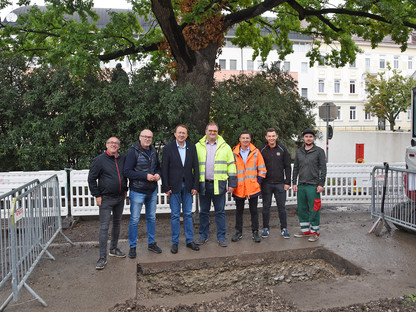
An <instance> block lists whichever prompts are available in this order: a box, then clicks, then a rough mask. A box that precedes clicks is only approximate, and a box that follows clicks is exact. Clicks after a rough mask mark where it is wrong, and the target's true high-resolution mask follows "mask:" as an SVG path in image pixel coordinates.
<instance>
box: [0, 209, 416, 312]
mask: <svg viewBox="0 0 416 312" xmlns="http://www.w3.org/2000/svg"><path fill="white" fill-rule="evenodd" d="M344 206H345V205H344ZM260 211H261V210H259V212H260ZM227 219H228V220H227V238H228V241H229V245H228V247H227V248H222V247H219V246H218V244H217V242H216V239H215V235H213V233H212V232H213V231H212V230H214V232H215V225H214V226H213V227H212V228H211V236H210V240H209V241H208V243H206V244H205V245H203V246H201V250H200V251H199V252H195V251H192V250H190V249H188V248H186V247H185V243H184V237H183V234H181V242H180V245H179V252H178V254H176V255H173V254H171V253H170V245H171V241H170V230H169V231H168V230H167V229H170V227H169V219H168V218H164V219H163V220H161V221H160V220H158V224H157V227H156V231H157V233H156V236H157V241H158V245H159V246H160V247H161V248H162V250H163V253H162V254H159V255H158V254H154V253H151V252H149V251H148V250H147V245H146V243H145V239H144V236H139V241H138V247H137V250H138V257H137V258H136V259H134V260H133V259H128V258H126V259H117V258H112V257H108V264H107V266H106V268H105V269H104V270H102V271H97V270H95V262H96V261H97V259H98V243H97V242H95V241H94V239H93V238H92V237H91V241H90V242H77V243H76V246H75V247H70V246H69V245H68V244H54V245H53V247H51V248H50V249H49V251H50V252H51V253H52V254H53V255H54V257H55V258H56V261H51V260H49V259H47V258H46V257H45V258H44V259H42V260H41V261H40V262H39V264H38V266H37V267H36V269H35V270H34V272H33V273H32V274H31V276H30V278H29V280H28V284H29V285H30V287H31V288H32V289H33V290H34V291H35V292H36V293H38V294H39V296H41V297H42V298H43V299H44V300H45V301H46V302H47V304H48V307H46V308H45V307H43V306H42V305H41V304H40V303H39V302H37V301H36V300H33V297H32V296H31V295H29V294H28V292H27V291H26V290H25V289H22V290H21V292H20V294H19V301H18V302H17V303H15V302H14V301H12V302H11V303H10V304H9V306H8V307H7V308H6V310H5V311H21V312H26V311H31V312H37V311H61V312H66V311H68V312H70V311H107V310H108V309H109V308H111V307H113V306H114V305H115V304H116V303H121V302H124V301H126V300H128V299H131V298H133V297H135V292H136V270H137V264H138V263H140V264H146V263H156V262H166V261H178V260H183V259H204V258H207V257H213V256H215V257H223V256H234V255H239V254H250V253H261V252H266V251H286V250H292V249H301V248H306V247H308V248H310V247H312V246H323V247H324V248H326V249H328V250H330V251H332V252H334V253H336V254H338V255H339V256H341V257H343V258H345V259H346V260H348V261H350V262H352V263H353V264H355V265H357V266H359V267H361V268H362V269H364V270H365V271H367V273H366V274H363V275H360V276H346V277H342V278H337V279H334V280H320V281H311V282H302V283H301V282H298V283H291V284H281V285H279V286H277V287H276V289H277V291H278V293H279V294H280V295H281V296H282V297H284V298H285V299H287V300H290V301H293V302H294V303H295V304H296V306H297V307H298V308H299V309H301V310H318V309H322V308H331V307H340V306H347V305H350V304H354V303H364V302H368V301H370V300H377V299H380V298H391V297H398V296H401V295H407V294H415V293H416V282H415V281H416V270H415V261H416V260H415V259H416V248H415V247H416V235H413V234H408V233H404V232H400V231H393V232H392V233H391V234H386V233H384V235H382V236H381V237H376V236H375V235H374V234H368V231H369V229H370V228H371V225H372V224H373V222H374V220H371V219H370V213H369V211H368V208H367V207H365V206H357V205H355V206H354V205H349V206H346V207H331V208H330V209H325V207H324V210H323V213H322V217H321V239H320V240H319V241H318V242H315V243H310V242H308V241H307V239H304V238H300V239H297V238H294V237H293V234H294V233H295V232H297V231H298V223H297V217H296V216H294V214H293V213H289V216H288V227H289V232H290V233H291V234H292V238H291V239H283V237H282V236H281V235H280V231H279V229H278V224H279V223H278V220H277V217H276V214H275V213H273V214H272V224H271V232H270V237H269V238H267V239H263V240H262V242H261V243H260V244H256V243H254V242H253V241H252V239H251V234H250V230H249V224H250V222H249V213H248V211H245V220H244V231H245V232H244V233H243V239H242V240H241V241H239V242H237V243H232V242H231V236H232V235H233V234H234V228H233V224H234V216H232V215H231V216H227ZM260 220H261V217H260ZM142 221H143V220H140V225H139V226H143V224H144V223H142ZM162 222H163V223H164V225H163V226H162V225H161V223H162ZM86 226H90V225H88V224H86ZM96 231H97V233H98V228H97V229H96ZM195 232H196V237H198V235H197V231H195ZM94 238H95V237H94ZM119 245H120V249H121V250H123V251H125V252H127V251H128V242H127V240H126V239H122V240H121V241H120V244H119ZM10 291H11V290H10V288H9V286H8V285H6V286H4V287H3V288H2V289H0V299H1V300H2V302H3V301H4V300H5V298H6V297H7V296H8V295H9V294H10ZM299 294H302V295H299ZM181 303H184V302H182V301H181Z"/></svg>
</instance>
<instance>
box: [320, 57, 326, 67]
mask: <svg viewBox="0 0 416 312" xmlns="http://www.w3.org/2000/svg"><path fill="white" fill-rule="evenodd" d="M324 65H325V56H323V55H321V59H320V61H319V66H324Z"/></svg>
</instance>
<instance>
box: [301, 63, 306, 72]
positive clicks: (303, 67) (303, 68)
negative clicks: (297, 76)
mask: <svg viewBox="0 0 416 312" xmlns="http://www.w3.org/2000/svg"><path fill="white" fill-rule="evenodd" d="M300 71H301V72H302V73H307V72H308V63H307V62H302V63H300Z"/></svg>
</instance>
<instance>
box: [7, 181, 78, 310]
mask: <svg viewBox="0 0 416 312" xmlns="http://www.w3.org/2000/svg"><path fill="white" fill-rule="evenodd" d="M60 192H61V190H60V187H59V180H58V176H57V175H53V176H52V177H50V178H49V179H47V180H45V181H44V182H42V183H39V184H36V185H34V186H32V187H30V188H28V189H27V190H26V191H25V192H22V193H21V194H19V195H18V196H16V197H14V198H13V200H12V205H11V207H10V210H9V215H8V218H7V219H2V223H3V221H4V220H7V224H8V230H7V231H5V232H4V233H3V232H2V240H3V239H4V240H7V245H5V246H4V249H5V251H4V255H3V248H2V257H3V256H4V257H5V258H6V261H7V262H8V264H7V267H6V266H5V269H6V271H11V273H10V272H7V273H6V275H10V276H9V277H7V276H6V280H10V279H11V288H12V293H11V294H10V295H9V297H7V299H6V300H5V301H4V303H3V305H2V306H1V307H0V311H3V310H4V308H5V307H6V306H7V305H8V303H9V302H10V301H11V300H12V299H13V300H14V301H15V302H17V301H18V294H19V292H20V290H21V289H22V288H23V287H25V288H26V290H27V291H28V292H29V293H30V294H31V295H32V296H34V297H35V298H36V299H37V300H38V301H39V302H40V303H42V304H43V305H44V306H46V305H47V304H46V302H45V301H44V300H43V299H42V298H41V297H39V296H38V295H37V294H36V292H35V291H34V290H33V289H31V288H30V286H29V285H28V284H27V279H28V277H29V276H30V274H31V273H32V271H33V270H34V268H35V267H36V265H37V263H38V262H39V261H40V259H41V258H42V256H43V255H44V254H46V255H47V256H48V257H49V258H50V259H52V260H54V259H55V258H54V257H53V256H52V254H51V253H50V252H49V251H48V250H47V249H48V247H49V245H50V244H51V243H52V241H53V240H54V239H55V237H56V236H57V235H58V234H59V233H61V234H62V235H63V236H64V237H65V238H66V239H67V241H68V242H69V243H71V244H72V242H71V241H70V240H69V239H68V238H67V237H66V236H65V235H64V234H63V233H62V219H61V209H60V206H61V202H60ZM3 236H4V237H3ZM6 237H7V238H6ZM2 267H3V265H2ZM6 280H5V281H6ZM2 286H4V284H2Z"/></svg>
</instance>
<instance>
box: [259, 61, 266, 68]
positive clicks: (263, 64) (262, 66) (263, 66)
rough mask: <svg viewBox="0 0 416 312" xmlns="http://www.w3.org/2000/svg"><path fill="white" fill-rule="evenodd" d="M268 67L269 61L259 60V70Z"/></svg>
mask: <svg viewBox="0 0 416 312" xmlns="http://www.w3.org/2000/svg"><path fill="white" fill-rule="evenodd" d="M266 68H267V63H264V62H263V61H257V69H258V70H264V69H266Z"/></svg>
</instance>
